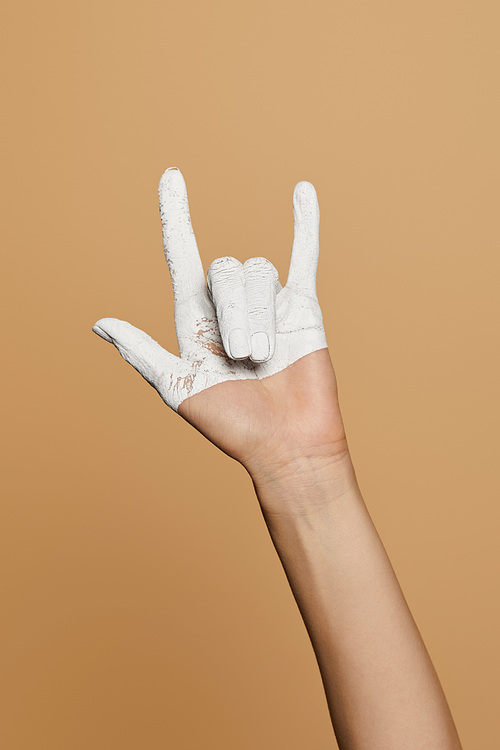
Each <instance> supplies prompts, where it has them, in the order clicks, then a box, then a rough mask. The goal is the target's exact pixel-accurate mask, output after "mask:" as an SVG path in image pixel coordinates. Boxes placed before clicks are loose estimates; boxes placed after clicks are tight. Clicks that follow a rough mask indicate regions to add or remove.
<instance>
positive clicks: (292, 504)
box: [247, 448, 360, 517]
mask: <svg viewBox="0 0 500 750" xmlns="http://www.w3.org/2000/svg"><path fill="white" fill-rule="evenodd" d="M247 471H248V473H249V474H250V477H251V479H252V482H253V485H254V488H255V491H256V494H257V497H258V499H259V503H260V505H261V508H262V510H263V512H264V514H265V515H266V517H269V516H276V517H279V516H288V517H293V516H297V517H298V516H309V515H314V514H315V513H317V512H319V511H321V512H323V511H324V510H325V509H328V508H330V507H332V505H333V504H335V503H336V502H337V501H339V500H340V499H341V498H344V497H345V496H346V495H357V496H359V495H360V490H359V486H358V483H357V479H356V473H355V470H354V466H353V463H352V460H351V456H350V453H349V451H348V450H347V448H346V449H345V451H343V452H342V453H339V454H337V455H335V456H295V457H293V458H290V457H288V458H287V459H286V460H284V459H282V460H280V461H275V462H266V464H265V465H264V464H261V465H260V466H258V467H253V468H252V470H249V469H248V467H247Z"/></svg>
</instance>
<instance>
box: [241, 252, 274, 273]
mask: <svg viewBox="0 0 500 750" xmlns="http://www.w3.org/2000/svg"><path fill="white" fill-rule="evenodd" d="M243 268H244V269H245V270H249V271H253V270H259V271H260V270H263V271H271V270H272V269H274V266H273V264H272V263H271V261H270V260H268V259H267V258H264V257H263V256H262V255H258V256H256V257H255V258H249V259H248V260H246V261H245V263H244V264H243Z"/></svg>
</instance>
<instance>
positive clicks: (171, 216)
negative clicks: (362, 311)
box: [94, 169, 460, 750]
mask: <svg viewBox="0 0 500 750" xmlns="http://www.w3.org/2000/svg"><path fill="white" fill-rule="evenodd" d="M159 192H160V212H161V218H162V226H163V240H164V249H165V255H166V258H167V262H168V265H169V268H170V272H171V277H172V283H173V287H174V299H175V323H176V330H177V337H178V342H179V354H180V356H179V357H176V356H175V355H173V354H170V353H168V352H166V351H165V350H164V349H162V347H160V345H159V344H157V343H156V342H155V341H153V340H152V339H151V338H150V337H149V336H147V334H145V333H144V332H142V331H140V330H139V329H137V328H134V327H133V326H131V325H130V324H129V323H126V322H124V321H120V320H116V319H114V318H103V319H101V320H100V321H98V323H97V324H96V325H95V326H94V331H96V333H98V334H99V335H101V336H102V337H103V338H105V339H106V340H108V341H110V342H111V343H113V344H114V345H115V346H116V347H117V349H118V350H119V351H120V353H121V354H122V356H123V357H124V358H125V359H126V360H127V361H128V362H130V363H131V364H132V365H133V366H134V367H135V368H136V369H137V370H138V371H139V372H140V373H141V374H142V375H143V377H145V378H146V379H147V380H148V382H150V383H151V384H152V385H153V386H154V387H155V388H156V390H157V391H158V392H159V394H160V395H161V397H162V398H163V400H164V401H165V402H166V403H167V404H168V405H169V406H170V407H171V408H173V409H174V410H175V411H177V412H178V413H179V414H180V415H181V416H182V417H183V418H184V419H186V420H187V421H189V422H190V423H191V424H192V425H193V426H194V427H196V428H197V429H198V430H199V431H200V432H202V433H203V434H204V435H205V436H206V437H207V438H208V439H209V440H211V441H212V442H213V443H214V444H215V445H217V446H219V447H220V448H221V450H223V451H224V452H225V453H227V454H228V455H230V456H232V457H233V458H235V459H236V460H237V461H239V462H240V463H241V464H242V465H243V466H244V467H245V468H246V470H247V471H248V472H249V474H250V476H251V477H252V480H253V483H254V486H255V490H256V493H257V497H258V500H259V503H260V506H261V508H262V512H263V515H264V518H265V521H266V524H267V526H268V529H269V532H270V534H271V537H272V540H273V543H274V545H275V548H276V550H277V552H278V555H279V557H280V559H281V562H282V564H283V567H284V569H285V572H286V575H287V578H288V581H289V583H290V586H291V589H292V591H293V594H294V597H295V599H296V601H297V604H298V606H299V609H300V612H301V615H302V617H303V619H304V622H305V625H306V628H307V630H308V633H309V635H310V638H311V642H312V645H313V648H314V651H315V654H316V657H317V661H318V665H319V668H320V672H321V676H322V679H323V684H324V688H325V693H326V697H327V701H328V706H329V709H330V715H331V718H332V723H333V727H334V731H335V734H336V737H337V741H338V744H339V747H340V748H341V750H417V748H418V750H424V749H425V750H460V741H459V739H458V735H457V732H456V729H455V726H454V723H453V719H452V717H451V714H450V711H449V708H448V705H447V702H446V699H445V696H444V694H443V691H442V688H441V685H440V683H439V679H438V677H437V675H436V672H435V670H434V668H433V665H432V663H431V660H430V658H429V655H428V653H427V650H426V648H425V646H424V643H423V642H422V639H421V637H420V634H419V631H418V629H417V627H416V625H415V622H414V620H413V618H412V616H411V613H410V611H409V609H408V606H407V604H406V601H405V599H404V596H403V594H402V592H401V589H400V587H399V584H398V581H397V578H396V576H395V574H394V571H393V569H392V567H391V564H390V562H389V559H388V557H387V554H386V552H385V550H384V547H383V545H382V543H381V541H380V538H379V536H378V534H377V532H376V530H375V528H374V526H373V523H372V521H371V519H370V515H369V513H368V511H367V508H366V505H365V503H364V501H363V498H362V496H361V493H360V490H359V487H358V484H357V482H356V476H355V472H354V468H353V465H352V461H351V457H350V454H349V450H348V445H347V441H346V437H345V432H344V427H343V423H342V418H341V414H340V409H339V404H338V398H337V385H336V380H335V374H334V370H333V367H332V364H331V360H330V355H329V352H328V349H327V344H326V338H325V333H324V329H323V320H322V316H321V310H320V307H319V304H318V300H317V297H316V268H317V262H318V253H319V208H318V203H317V198H316V192H315V190H314V188H313V186H312V185H311V184H310V183H308V182H300V183H298V184H297V185H296V186H295V190H294V195H293V208H294V222H295V224H294V242H293V248H292V258H291V263H290V270H289V274H288V279H287V282H286V285H285V286H284V287H282V286H281V284H280V282H279V280H278V274H277V272H276V269H275V268H274V267H273V266H272V264H271V263H270V262H269V261H268V260H266V259H265V258H252V259H250V260H249V261H246V263H245V264H241V263H240V262H239V261H238V260H236V259H235V258H230V257H225V258H220V259H217V260H216V261H214V262H213V263H212V265H211V266H210V269H209V271H208V283H205V278H204V274H203V268H202V264H201V260H200V258H199V255H198V251H197V247H196V241H195V238H194V233H193V230H192V226H191V222H190V217H189V208H188V201H187V194H186V188H185V183H184V179H183V177H182V175H181V173H180V172H179V171H178V170H176V169H171V170H167V172H165V174H164V175H163V177H162V180H161V181H160V191H159Z"/></svg>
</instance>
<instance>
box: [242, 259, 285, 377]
mask: <svg viewBox="0 0 500 750" xmlns="http://www.w3.org/2000/svg"><path fill="white" fill-rule="evenodd" d="M243 270H244V275H245V291H246V300H247V314H248V326H249V329H250V341H251V346H252V351H251V354H250V359H251V360H252V361H253V362H266V361H267V360H269V359H271V357H272V356H273V354H274V350H275V346H276V294H277V292H278V291H279V290H280V288H281V284H280V282H279V278H278V271H277V270H276V268H275V267H274V266H273V264H272V263H271V261H269V260H267V258H262V257H258V258H250V259H249V260H247V261H245V264H244V266H243Z"/></svg>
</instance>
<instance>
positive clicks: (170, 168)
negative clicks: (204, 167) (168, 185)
mask: <svg viewBox="0 0 500 750" xmlns="http://www.w3.org/2000/svg"><path fill="white" fill-rule="evenodd" d="M172 169H176V170H177V171H179V167H168V169H167V170H166V171H167V172H170V170H172Z"/></svg>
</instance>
